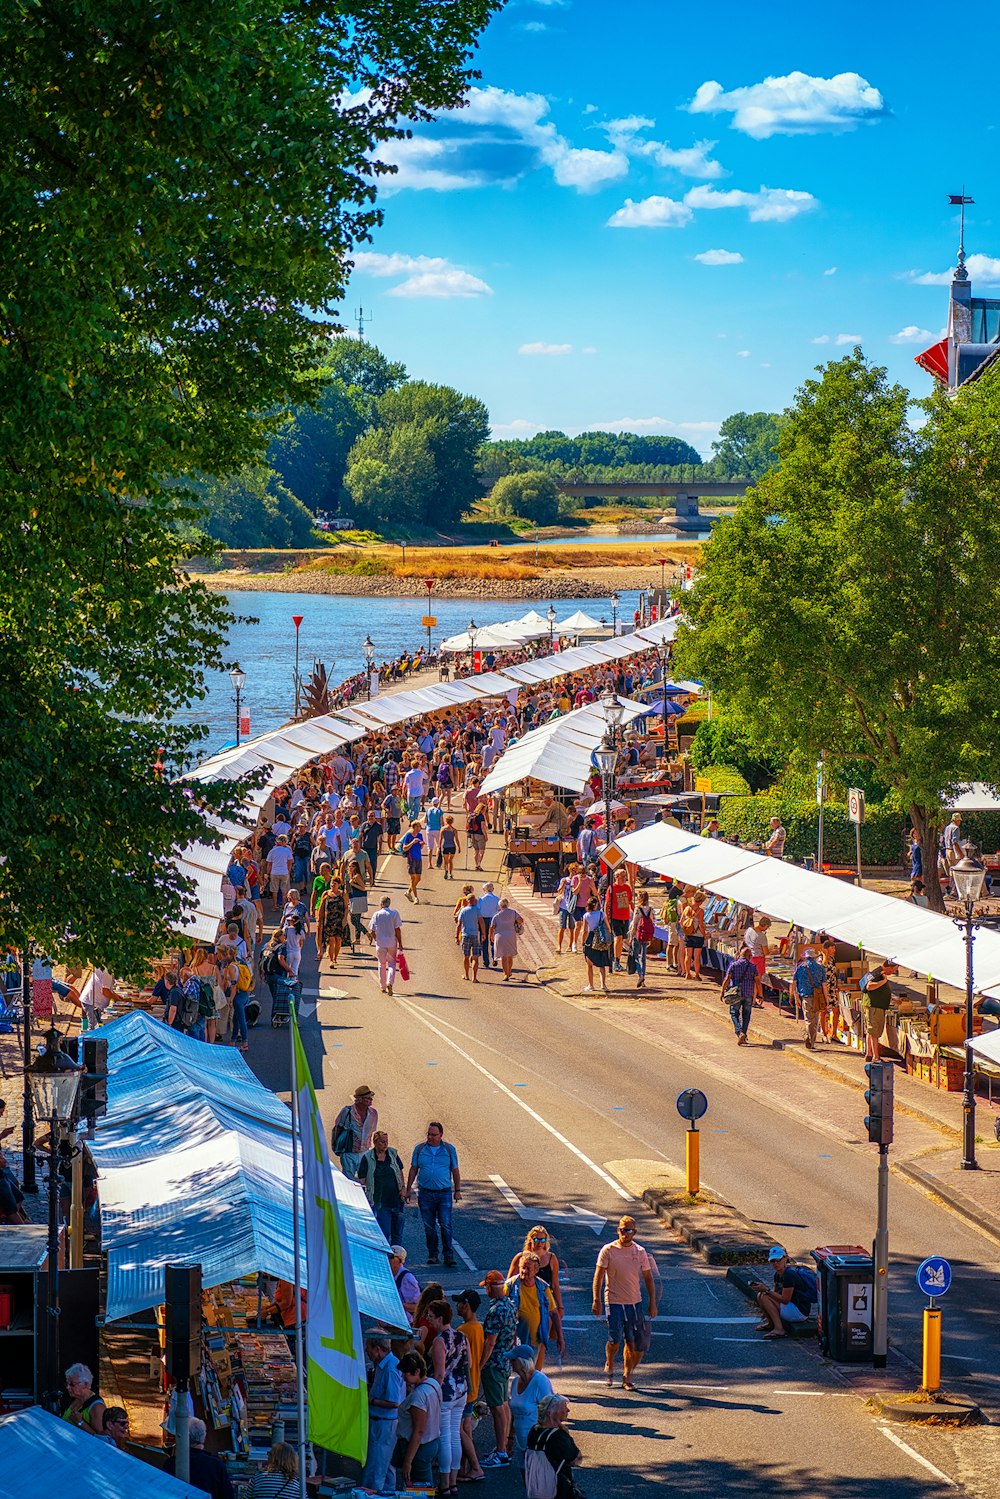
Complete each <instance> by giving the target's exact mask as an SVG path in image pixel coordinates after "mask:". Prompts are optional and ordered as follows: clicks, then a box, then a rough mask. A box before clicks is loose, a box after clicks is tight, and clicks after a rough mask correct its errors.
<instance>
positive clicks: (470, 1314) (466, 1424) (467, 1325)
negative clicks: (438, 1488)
mask: <svg viewBox="0 0 1000 1499" xmlns="http://www.w3.org/2000/svg"><path fill="white" fill-rule="evenodd" d="M451 1299H452V1301H454V1303H455V1310H456V1311H457V1312H458V1315H459V1316H460V1317H461V1319H462V1321H461V1324H460V1328H459V1330H460V1331H461V1332H462V1333H463V1334H464V1336H465V1341H466V1343H467V1344H468V1345H469V1388H468V1390H467V1391H466V1396H465V1410H464V1411H463V1412H462V1428H461V1431H462V1462H461V1466H460V1471H459V1475H458V1481H459V1483H468V1482H472V1483H478V1482H479V1480H480V1479H481V1478H483V1477H484V1476H485V1475H484V1473H483V1470H482V1467H481V1466H480V1462H479V1454H478V1452H477V1451H476V1444H475V1441H474V1440H473V1435H472V1431H473V1426H472V1423H473V1416H474V1412H475V1404H476V1401H477V1400H478V1399H479V1381H480V1376H479V1369H480V1365H481V1364H482V1361H483V1341H484V1338H483V1324H482V1323H481V1322H480V1321H479V1318H478V1317H477V1316H476V1313H477V1312H478V1311H479V1308H480V1306H481V1304H482V1298H481V1297H480V1295H479V1292H478V1291H473V1290H472V1289H471V1288H470V1289H469V1290H466V1291H459V1293H458V1295H457V1296H453V1297H452V1298H451Z"/></svg>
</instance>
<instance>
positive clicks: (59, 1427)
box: [0, 1390, 205, 1499]
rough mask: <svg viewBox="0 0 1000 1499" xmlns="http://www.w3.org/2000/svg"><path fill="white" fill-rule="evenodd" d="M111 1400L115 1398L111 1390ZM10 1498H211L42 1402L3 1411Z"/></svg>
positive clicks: (0, 1442)
mask: <svg viewBox="0 0 1000 1499" xmlns="http://www.w3.org/2000/svg"><path fill="white" fill-rule="evenodd" d="M105 1396H106V1397H107V1399H108V1402H109V1404H114V1402H113V1401H112V1400H111V1396H110V1394H109V1392H108V1391H107V1390H105ZM0 1464H2V1467H3V1494H4V1499H66V1496H67V1495H72V1499H137V1496H141V1499H205V1491H204V1489H200V1488H198V1486H197V1485H196V1484H193V1483H189V1482H184V1481H182V1480H181V1479H180V1478H174V1477H173V1475H172V1474H170V1473H164V1472H162V1471H161V1469H159V1468H156V1467H154V1466H153V1465H152V1464H151V1463H146V1462H143V1461H142V1459H141V1458H138V1457H133V1456H132V1454H131V1453H130V1452H119V1451H118V1448H117V1447H115V1446H114V1445H113V1444H111V1445H109V1444H108V1443H107V1442H104V1441H101V1440H99V1439H98V1440H95V1439H94V1437H93V1435H92V1433H91V1432H90V1431H89V1430H88V1429H87V1427H85V1426H84V1427H77V1426H73V1425H71V1423H70V1422H69V1421H63V1420H62V1419H61V1417H59V1416H53V1415H52V1414H51V1413H50V1412H49V1411H47V1410H43V1409H42V1407H41V1406H40V1405H31V1406H28V1407H27V1409H25V1410H16V1411H10V1412H9V1413H8V1414H7V1415H5V1416H0Z"/></svg>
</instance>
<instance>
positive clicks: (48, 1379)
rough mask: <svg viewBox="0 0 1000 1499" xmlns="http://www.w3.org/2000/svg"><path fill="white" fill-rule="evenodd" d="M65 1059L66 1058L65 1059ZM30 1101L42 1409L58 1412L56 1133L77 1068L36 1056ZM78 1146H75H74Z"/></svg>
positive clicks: (67, 1115) (72, 1102)
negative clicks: (42, 1212) (40, 1236)
mask: <svg viewBox="0 0 1000 1499" xmlns="http://www.w3.org/2000/svg"><path fill="white" fill-rule="evenodd" d="M67 1061H68V1058H67ZM28 1082H29V1085H30V1088H31V1101H32V1104H33V1106H34V1112H35V1118H36V1119H48V1121H49V1130H50V1133H49V1243H48V1298H47V1303H46V1313H47V1316H46V1321H45V1385H46V1388H45V1395H44V1401H45V1405H46V1408H47V1409H48V1410H50V1411H51V1412H52V1414H53V1415H60V1414H61V1411H60V1405H61V1403H62V1402H61V1398H60V1391H61V1381H60V1379H59V1162H60V1159H61V1157H60V1154H59V1134H60V1131H61V1128H62V1127H63V1126H64V1125H67V1124H69V1123H70V1121H71V1120H72V1118H73V1110H74V1108H75V1106H76V1095H77V1093H78V1091H79V1088H80V1069H79V1068H77V1067H75V1066H70V1067H68V1068H67V1069H66V1070H65V1071H62V1070H56V1067H55V1064H54V1062H49V1060H48V1058H47V1057H40V1058H39V1059H38V1061H37V1062H36V1063H35V1064H34V1065H33V1066H32V1067H30V1068H29V1069H28ZM77 1149H79V1147H77Z"/></svg>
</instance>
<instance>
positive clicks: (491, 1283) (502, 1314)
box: [479, 1270, 517, 1468]
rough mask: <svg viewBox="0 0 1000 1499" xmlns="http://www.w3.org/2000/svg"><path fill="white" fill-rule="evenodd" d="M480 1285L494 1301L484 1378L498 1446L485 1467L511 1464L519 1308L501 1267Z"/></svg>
mask: <svg viewBox="0 0 1000 1499" xmlns="http://www.w3.org/2000/svg"><path fill="white" fill-rule="evenodd" d="M479 1284H480V1285H481V1286H483V1287H485V1289H486V1294H487V1296H488V1297H489V1299H490V1304H489V1306H488V1307H487V1309H486V1316H485V1318H484V1320H483V1356H482V1363H481V1364H480V1379H481V1383H482V1391H483V1399H484V1400H485V1401H486V1406H487V1409H488V1410H489V1413H490V1416H491V1417H492V1419H493V1434H494V1437H495V1439H496V1445H495V1447H494V1449H493V1451H492V1452H491V1453H490V1455H489V1457H484V1458H483V1467H484V1468H506V1467H507V1466H508V1465H509V1463H510V1453H509V1452H508V1451H507V1446H508V1443H509V1440H510V1404H509V1401H508V1391H507V1386H508V1384H509V1382H510V1359H511V1354H512V1353H513V1352H514V1349H515V1348H516V1347H517V1309H516V1308H515V1306H514V1303H513V1302H512V1301H511V1299H510V1297H509V1296H508V1295H507V1288H506V1281H505V1278H504V1276H503V1274H502V1273H501V1272H500V1271H499V1270H487V1272H486V1274H485V1276H484V1277H483V1279H482V1280H481V1281H480V1282H479Z"/></svg>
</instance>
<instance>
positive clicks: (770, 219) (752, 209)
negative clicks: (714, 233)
mask: <svg viewBox="0 0 1000 1499" xmlns="http://www.w3.org/2000/svg"><path fill="white" fill-rule="evenodd" d="M817 201H818V200H817V199H816V198H814V197H813V195H812V193H803V192H798V191H796V189H795V188H791V187H761V188H760V189H759V190H758V191H757V192H755V193H748V192H744V191H742V190H741V189H740V188H735V187H734V188H726V189H725V190H723V191H722V192H720V191H719V189H718V188H717V187H708V186H699V187H692V188H689V189H688V191H687V192H686V193H685V194H684V202H685V203H686V204H687V206H688V207H689V208H711V209H715V208H745V209H746V210H747V214H748V217H749V218H750V220H751V222H752V223H774V224H785V223H787V222H788V221H789V219H794V218H798V216H799V214H800V213H808V212H809V211H810V209H813V208H815V207H816V206H817Z"/></svg>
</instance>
